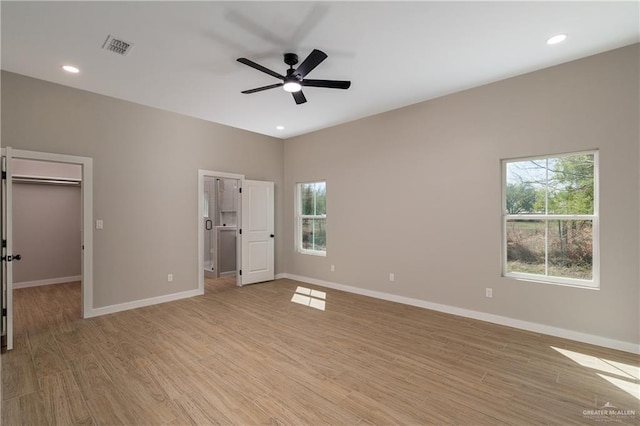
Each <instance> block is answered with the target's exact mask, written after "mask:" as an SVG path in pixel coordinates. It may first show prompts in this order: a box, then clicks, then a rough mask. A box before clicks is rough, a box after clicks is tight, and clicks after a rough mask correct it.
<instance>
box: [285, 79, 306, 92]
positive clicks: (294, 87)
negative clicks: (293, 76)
mask: <svg viewBox="0 0 640 426" xmlns="http://www.w3.org/2000/svg"><path fill="white" fill-rule="evenodd" d="M282 88H283V89H284V91H285V92H289V93H294V92H299V91H300V90H302V86H301V85H300V83H298V82H297V81H287V82H285V83H284V85H283V86H282Z"/></svg>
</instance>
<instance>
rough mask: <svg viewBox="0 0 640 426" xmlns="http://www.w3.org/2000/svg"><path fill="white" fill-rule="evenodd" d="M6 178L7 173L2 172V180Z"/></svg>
mask: <svg viewBox="0 0 640 426" xmlns="http://www.w3.org/2000/svg"><path fill="white" fill-rule="evenodd" d="M6 178H7V172H5V171H3V172H2V179H6Z"/></svg>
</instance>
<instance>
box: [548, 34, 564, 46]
mask: <svg viewBox="0 0 640 426" xmlns="http://www.w3.org/2000/svg"><path fill="white" fill-rule="evenodd" d="M566 39H567V35H566V34H556V35H554V36H551V37H549V38H548V39H547V44H558V43H562V42H563V41H565V40H566Z"/></svg>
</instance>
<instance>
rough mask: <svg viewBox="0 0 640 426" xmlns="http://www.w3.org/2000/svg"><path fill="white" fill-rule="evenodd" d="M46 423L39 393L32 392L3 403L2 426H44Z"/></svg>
mask: <svg viewBox="0 0 640 426" xmlns="http://www.w3.org/2000/svg"><path fill="white" fill-rule="evenodd" d="M47 423H48V419H47V415H46V412H45V409H44V403H43V401H42V396H41V394H40V392H32V393H29V394H26V395H23V396H19V397H16V398H13V399H10V400H7V401H4V402H3V406H2V424H3V425H12V426H13V425H15V426H18V425H24V426H33V425H44V424H47Z"/></svg>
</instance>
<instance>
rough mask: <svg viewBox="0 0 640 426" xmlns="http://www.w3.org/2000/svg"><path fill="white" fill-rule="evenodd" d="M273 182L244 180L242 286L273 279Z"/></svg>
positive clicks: (241, 230) (241, 231) (241, 229)
mask: <svg viewBox="0 0 640 426" xmlns="http://www.w3.org/2000/svg"><path fill="white" fill-rule="evenodd" d="M273 201H274V198H273V182H262V181H258V180H243V181H242V222H241V228H240V231H239V232H240V233H241V234H240V237H241V240H242V256H241V258H242V268H241V269H240V274H241V275H240V277H239V278H240V285H246V284H253V283H259V282H263V281H272V280H273V279H274V255H273V252H274V243H273V242H274V237H275V235H274V222H273V206H274V203H273Z"/></svg>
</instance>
